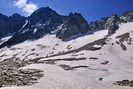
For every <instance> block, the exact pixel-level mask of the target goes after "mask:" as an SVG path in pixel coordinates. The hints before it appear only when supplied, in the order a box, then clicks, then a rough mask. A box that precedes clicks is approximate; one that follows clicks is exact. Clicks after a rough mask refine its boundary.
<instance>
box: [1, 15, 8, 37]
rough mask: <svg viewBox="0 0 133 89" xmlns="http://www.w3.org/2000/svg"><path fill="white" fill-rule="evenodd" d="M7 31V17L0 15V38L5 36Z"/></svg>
mask: <svg viewBox="0 0 133 89" xmlns="http://www.w3.org/2000/svg"><path fill="white" fill-rule="evenodd" d="M9 31H10V30H9V19H8V17H7V16H5V15H2V14H0V37H1V36H4V35H6V34H7V33H8V32H9Z"/></svg>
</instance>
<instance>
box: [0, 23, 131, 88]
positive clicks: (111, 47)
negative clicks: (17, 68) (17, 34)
mask: <svg viewBox="0 0 133 89" xmlns="http://www.w3.org/2000/svg"><path fill="white" fill-rule="evenodd" d="M125 33H129V34H130V39H131V38H132V39H133V22H130V23H125V24H121V25H120V29H119V30H117V32H116V33H115V34H114V35H112V36H111V37H109V38H107V39H106V44H105V45H103V46H101V45H97V44H95V45H93V47H95V48H99V49H97V50H88V49H87V50H84V49H83V50H80V51H77V52H74V51H72V50H76V49H79V48H81V47H83V46H84V45H87V44H89V43H92V42H94V41H97V40H99V39H102V38H104V37H106V35H107V30H102V31H98V32H96V33H94V34H91V35H85V36H82V37H79V38H77V39H73V40H71V41H66V42H63V41H61V40H60V39H57V38H55V35H47V36H44V37H43V38H41V39H39V40H36V41H25V42H23V43H20V44H18V45H15V46H13V47H11V48H7V47H5V48H2V49H0V59H1V61H2V60H4V59H6V58H12V57H14V56H15V57H17V58H19V59H20V60H31V59H36V58H40V57H41V58H40V60H39V61H47V62H48V63H40V64H31V65H28V66H26V67H23V68H24V69H25V68H26V69H27V68H35V69H41V70H43V71H44V72H43V73H44V77H42V78H41V79H40V80H39V81H38V83H36V84H34V85H32V86H23V87H16V86H12V87H3V88H0V89H133V87H128V86H118V85H114V84H113V83H114V82H115V81H121V80H133V79H132V78H133V55H132V52H133V40H131V41H130V44H129V43H128V41H126V40H124V41H122V42H123V43H122V45H124V46H121V45H120V42H119V43H117V41H119V39H121V38H118V36H121V35H123V34H125ZM123 47H124V48H123ZM70 51H71V52H70ZM66 52H67V53H66ZM55 54H58V55H55ZM60 54H61V55H60ZM51 55H55V56H51Z"/></svg>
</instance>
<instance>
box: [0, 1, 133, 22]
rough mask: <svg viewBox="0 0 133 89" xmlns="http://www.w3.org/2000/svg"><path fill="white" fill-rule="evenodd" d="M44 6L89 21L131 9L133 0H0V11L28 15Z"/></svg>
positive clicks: (7, 13) (132, 8)
mask: <svg viewBox="0 0 133 89" xmlns="http://www.w3.org/2000/svg"><path fill="white" fill-rule="evenodd" d="M46 6H50V7H51V8H52V9H54V10H56V11H57V12H58V13H60V14H63V15H68V14H69V13H70V12H80V13H82V15H83V16H84V17H85V18H86V19H87V20H88V21H91V20H96V19H99V18H101V17H104V16H110V15H111V14H112V13H118V14H120V13H122V12H124V11H128V10H133V0H0V13H4V14H6V15H11V14H13V13H20V14H21V15H29V14H31V13H32V12H33V11H34V10H36V9H37V8H39V7H46Z"/></svg>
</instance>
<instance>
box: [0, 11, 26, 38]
mask: <svg viewBox="0 0 133 89" xmlns="http://www.w3.org/2000/svg"><path fill="white" fill-rule="evenodd" d="M25 19H26V18H25V17H23V16H21V15H19V14H13V15H12V16H10V17H8V16H5V15H2V14H0V37H3V36H5V35H7V34H9V33H14V32H17V31H18V30H19V29H20V28H21V27H22V26H23V24H24V22H25Z"/></svg>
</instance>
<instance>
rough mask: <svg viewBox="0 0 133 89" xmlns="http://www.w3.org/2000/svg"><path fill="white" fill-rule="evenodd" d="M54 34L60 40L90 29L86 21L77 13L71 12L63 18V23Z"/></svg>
mask: <svg viewBox="0 0 133 89" xmlns="http://www.w3.org/2000/svg"><path fill="white" fill-rule="evenodd" d="M57 29H58V31H57V33H56V36H57V37H58V38H60V39H62V40H66V39H68V38H70V37H72V36H73V35H76V34H79V33H81V34H85V33H87V32H89V31H90V28H89V25H88V23H87V21H86V20H85V19H84V18H83V16H82V15H81V14H79V13H74V14H73V13H71V14H70V15H69V16H68V17H65V18H64V21H63V24H61V25H60V26H59V27H58V28H57Z"/></svg>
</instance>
